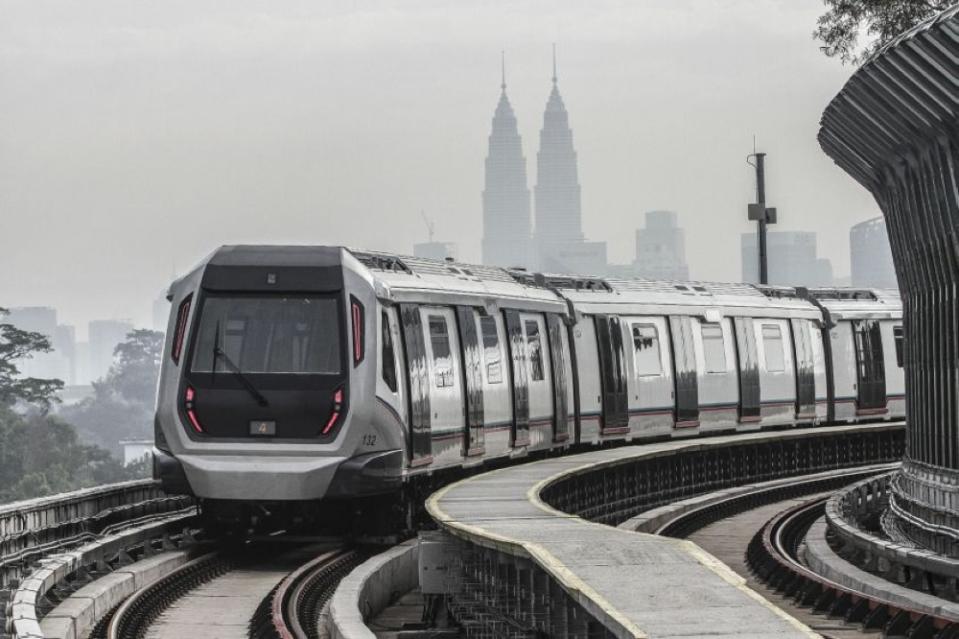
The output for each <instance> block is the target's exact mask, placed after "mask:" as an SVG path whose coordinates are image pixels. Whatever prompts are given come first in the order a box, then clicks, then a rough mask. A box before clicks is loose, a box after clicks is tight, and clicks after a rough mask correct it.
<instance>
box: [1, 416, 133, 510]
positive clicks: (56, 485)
mask: <svg viewBox="0 0 959 639" xmlns="http://www.w3.org/2000/svg"><path fill="white" fill-rule="evenodd" d="M145 476H147V469H146V467H145V465H143V464H140V465H135V466H130V467H124V466H123V464H122V463H120V462H119V461H118V460H117V459H116V458H115V457H112V456H111V455H110V453H109V452H107V451H106V450H103V449H102V448H98V447H96V446H88V445H84V444H81V443H80V442H79V440H78V438H77V434H76V431H74V429H73V428H72V427H71V426H70V425H69V424H66V423H64V422H62V421H60V420H59V419H57V418H55V417H52V416H49V415H43V414H40V413H37V412H34V413H32V414H28V415H20V414H18V413H16V412H14V411H13V410H12V409H10V408H9V407H5V406H0V503H3V502H8V501H16V500H20V499H30V498H33V497H42V496H44V495H50V494H54V493H60V492H65V491H68V490H75V489H78V488H85V487H88V486H96V485H98V484H104V483H110V482H117V481H123V480H126V479H134V478H137V477H145Z"/></svg>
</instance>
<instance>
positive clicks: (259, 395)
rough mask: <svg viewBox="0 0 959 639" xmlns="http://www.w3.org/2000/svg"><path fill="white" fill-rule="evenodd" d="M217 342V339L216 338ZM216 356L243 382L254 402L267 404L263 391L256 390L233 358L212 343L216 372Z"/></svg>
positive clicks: (261, 404) (262, 404)
mask: <svg viewBox="0 0 959 639" xmlns="http://www.w3.org/2000/svg"><path fill="white" fill-rule="evenodd" d="M219 334H220V332H219V331H217V336H218V337H219ZM217 342H219V340H217ZM217 358H220V359H222V360H223V361H224V363H225V364H226V365H227V366H229V367H230V369H231V370H232V371H233V374H234V375H236V378H237V379H238V380H240V383H241V384H243V387H244V388H246V390H247V391H249V393H250V395H252V396H253V399H255V400H256V403H257V404H259V405H260V406H269V405H270V402H268V401H266V397H264V396H263V393H261V392H260V391H258V390H257V388H256V386H254V385H253V382H251V381H250V380H249V378H247V376H246V375H244V374H243V371H241V370H240V367H239V366H237V365H236V364H234V363H233V360H232V359H230V356H229V355H227V354H226V353H225V352H223V349H222V348H220V345H219V344H218V343H217V344H214V345H213V371H214V373H215V372H216V361H217Z"/></svg>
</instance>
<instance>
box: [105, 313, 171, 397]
mask: <svg viewBox="0 0 959 639" xmlns="http://www.w3.org/2000/svg"><path fill="white" fill-rule="evenodd" d="M113 354H114V358H115V359H114V364H113V366H111V367H110V371H109V373H107V376H106V378H105V379H104V380H103V381H102V382H100V384H105V385H106V387H107V389H109V391H110V392H113V393H116V394H118V395H119V396H120V397H123V398H124V399H126V400H127V401H133V402H139V403H141V404H144V405H148V406H149V407H150V408H152V407H153V402H154V396H155V395H156V386H157V376H158V375H159V374H160V358H161V357H162V356H163V333H160V332H158V331H149V330H146V329H138V330H135V331H133V332H132V333H129V334H128V335H127V339H126V341H125V342H121V343H120V344H118V345H117V347H116V349H114V351H113Z"/></svg>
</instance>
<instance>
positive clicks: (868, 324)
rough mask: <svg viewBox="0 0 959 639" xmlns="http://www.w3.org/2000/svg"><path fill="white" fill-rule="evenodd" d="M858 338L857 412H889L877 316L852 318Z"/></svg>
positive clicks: (858, 413)
mask: <svg viewBox="0 0 959 639" xmlns="http://www.w3.org/2000/svg"><path fill="white" fill-rule="evenodd" d="M853 335H854V336H855V340H856V348H855V350H856V377H857V383H858V386H859V387H858V392H857V397H856V409H857V410H856V414H857V415H879V414H884V413H885V412H886V369H885V366H884V365H883V359H882V334H881V332H880V329H879V321H878V320H856V321H855V322H853Z"/></svg>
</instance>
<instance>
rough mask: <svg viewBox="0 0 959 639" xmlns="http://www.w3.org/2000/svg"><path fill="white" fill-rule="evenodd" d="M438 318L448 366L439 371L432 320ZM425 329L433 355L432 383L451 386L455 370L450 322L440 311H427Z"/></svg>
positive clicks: (437, 385)
mask: <svg viewBox="0 0 959 639" xmlns="http://www.w3.org/2000/svg"><path fill="white" fill-rule="evenodd" d="M434 320H439V321H441V322H442V323H443V328H444V333H443V335H444V336H445V338H446V344H445V347H446V355H445V357H446V359H447V360H448V361H449V367H448V369H446V370H445V371H441V368H440V367H439V366H438V365H437V362H438V361H439V359H440V358H439V357H437V355H436V344H437V341H436V337H437V334H434V333H433V321H434ZM426 329H427V331H428V332H429V339H430V354H431V355H432V357H433V385H434V386H435V387H436V388H451V387H452V386H453V385H454V384H455V383H456V370H455V368H456V367H455V366H453V344H452V340H451V339H450V322H449V318H448V317H446V315H443V314H441V313H435V312H430V311H427V316H426Z"/></svg>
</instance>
